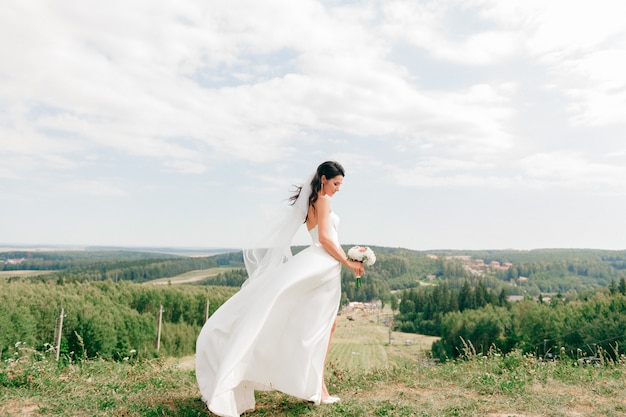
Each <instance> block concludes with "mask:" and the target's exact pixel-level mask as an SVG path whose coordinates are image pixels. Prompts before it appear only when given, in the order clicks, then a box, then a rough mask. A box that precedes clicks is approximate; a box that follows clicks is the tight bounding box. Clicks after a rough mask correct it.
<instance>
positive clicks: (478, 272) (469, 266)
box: [426, 253, 550, 302]
mask: <svg viewBox="0 0 626 417" xmlns="http://www.w3.org/2000/svg"><path fill="white" fill-rule="evenodd" d="M426 257H427V258H430V259H439V256H437V255H434V254H430V253H429V254H427V255H426ZM445 259H449V260H458V261H461V263H462V264H463V269H464V270H465V271H466V272H467V273H468V274H470V275H471V276H473V277H482V276H484V275H485V273H486V272H494V271H507V270H508V269H510V268H511V267H512V266H513V264H512V263H511V262H503V263H500V262H498V261H491V262H489V263H488V264H486V263H485V261H484V260H483V259H472V257H471V256H469V255H456V256H445ZM435 278H436V276H435V275H427V276H426V279H427V280H429V281H433V280H435ZM521 282H528V277H517V279H516V280H511V281H509V284H510V285H511V286H513V287H516V286H517V284H518V283H521ZM507 298H508V300H509V301H522V300H523V299H524V296H523V295H509V296H508V297H507ZM543 301H544V302H550V297H549V296H548V297H545V296H544V297H543Z"/></svg>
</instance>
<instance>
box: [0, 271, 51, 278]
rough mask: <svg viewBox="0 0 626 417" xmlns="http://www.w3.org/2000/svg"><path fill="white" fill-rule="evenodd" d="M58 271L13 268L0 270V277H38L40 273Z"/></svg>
mask: <svg viewBox="0 0 626 417" xmlns="http://www.w3.org/2000/svg"><path fill="white" fill-rule="evenodd" d="M54 272H58V271H47V270H34V269H33V270H28V269H26V270H15V271H0V279H2V278H14V277H20V278H22V277H38V276H40V275H47V274H52V273H54Z"/></svg>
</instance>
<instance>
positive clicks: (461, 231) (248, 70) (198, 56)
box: [0, 0, 626, 250]
mask: <svg viewBox="0 0 626 417" xmlns="http://www.w3.org/2000/svg"><path fill="white" fill-rule="evenodd" d="M625 15H626V2H624V1H622V0H596V1H593V2H589V1H582V0H581V1H577V0H550V1H545V0H519V1H517V0H465V1H462V0H432V1H430V0H429V1H424V0H379V1H377V0H369V1H360V0H345V1H341V0H321V1H320V0H318V1H315V0H299V1H293V0H265V1H258V0H229V1H214V0H205V1H200V0H177V1H169V2H168V1H163V2H155V1H154V0H124V1H118V0H111V1H106V2H103V1H93V0H84V1H79V2H77V1H69V0H67V1H64V0H56V1H55V0H52V1H45V2H41V1H35V0H7V1H4V2H3V5H2V8H1V9H0V246H2V245H4V246H11V245H35V246H36V245H68V246H77V247H79V246H128V247H137V246H141V247H145V246H148V247H164V246H166V247H181V248H224V247H228V248H231V247H232V248H236V247H239V246H240V245H241V244H242V236H243V234H244V230H245V227H246V226H245V225H246V224H249V223H250V221H251V219H253V218H255V216H256V213H258V212H259V211H261V210H268V209H269V210H270V211H271V210H272V209H273V207H279V206H281V205H284V204H285V199H286V198H287V197H288V196H289V195H290V192H291V190H292V185H293V184H297V183H299V182H301V181H303V180H304V179H305V178H306V177H308V176H309V175H310V173H311V172H312V171H313V170H314V169H315V168H316V167H317V165H318V164H320V163H321V162H323V161H325V160H336V161H338V162H340V163H341V164H342V165H343V166H344V168H345V170H346V176H345V179H344V182H343V186H342V188H341V191H340V192H339V193H338V194H336V195H335V196H334V197H333V199H332V207H333V210H334V211H335V212H336V213H337V214H338V215H339V217H340V218H341V224H340V229H339V235H340V239H341V241H342V243H344V244H360V245H374V246H389V247H403V248H408V249H415V250H437V249H460V250H464V249H465V250H476V249H520V250H527V249H537V248H597V249H614V250H623V249H626V221H625V218H624V213H626V76H624V74H626V25H624V23H623V16H625ZM306 238H307V236H306V233H305V232H304V234H303V233H299V235H298V237H297V238H296V241H294V243H296V244H301V243H306Z"/></svg>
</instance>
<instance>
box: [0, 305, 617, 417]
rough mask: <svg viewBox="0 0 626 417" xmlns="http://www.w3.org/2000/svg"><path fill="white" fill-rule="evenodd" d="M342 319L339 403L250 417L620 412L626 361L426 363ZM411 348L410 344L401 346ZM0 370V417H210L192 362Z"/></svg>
mask: <svg viewBox="0 0 626 417" xmlns="http://www.w3.org/2000/svg"><path fill="white" fill-rule="evenodd" d="M350 316H351V317H352V319H353V320H349V319H348V314H342V315H340V316H339V318H338V320H339V321H338V328H337V332H336V334H335V338H334V340H333V343H332V345H331V353H330V363H329V364H328V367H327V372H326V378H327V382H328V385H329V389H330V391H331V393H333V394H335V395H338V396H340V397H341V398H342V401H341V402H339V403H337V404H333V405H324V406H314V405H312V404H309V403H307V402H304V401H301V400H298V399H295V398H292V397H290V396H287V395H284V394H281V393H279V392H267V393H258V394H257V408H256V410H255V411H254V412H251V413H249V414H246V416H250V417H255V416H258V417H261V416H262V417H278V416H290V417H296V416H302V417H305V416H307V417H331V416H337V417H339V416H368V417H369V416H395V417H409V416H421V417H448V416H449V417H452V416H460V417H462V416H472V417H473V416H481V417H504V416H517V417H522V416H525V417H531V416H532V417H539V416H546V417H548V416H555V417H556V416H563V417H578V416H585V417H617V416H623V415H625V413H626V400H625V399H626V386H625V385H624V383H623V382H624V380H625V378H626V359H624V356H623V355H622V356H621V358H622V359H621V360H620V361H618V362H613V363H599V364H589V365H585V364H584V363H578V362H572V361H569V360H564V361H553V362H543V361H539V360H537V359H534V358H532V357H525V356H522V355H520V354H517V353H513V354H511V355H508V356H506V357H503V356H500V355H498V354H497V353H495V352H494V353H492V354H489V355H487V356H485V357H479V356H475V355H472V354H471V352H468V355H466V356H465V357H464V358H463V359H460V360H457V361H454V362H449V363H445V364H436V363H433V362H432V361H431V360H429V358H428V355H427V352H426V350H427V349H426V346H428V345H429V343H430V340H428V339H422V338H420V337H419V336H417V335H409V334H402V333H396V332H393V333H392V334H391V342H392V343H391V344H389V333H388V328H387V327H385V325H384V324H381V323H380V322H379V320H378V316H377V315H374V314H371V313H370V314H369V315H366V314H364V313H360V312H352V313H350ZM408 340H410V342H408ZM15 353H17V355H14V359H12V360H10V361H5V362H3V363H2V364H0V387H1V389H0V416H33V417H34V416H75V417H81V416H90V417H92V416H126V417H140V416H141V417H151V416H154V417H156V416H211V415H212V414H211V413H209V412H208V411H207V410H206V408H205V406H204V404H203V403H202V402H201V401H200V398H199V392H198V389H197V386H196V381H195V376H194V372H193V358H192V357H191V358H183V359H168V358H157V359H153V360H143V361H135V360H134V359H133V358H129V360H126V361H120V362H109V361H101V360H92V361H79V362H76V363H71V364H69V365H66V366H63V367H61V368H59V367H57V366H56V364H55V363H53V362H50V359H49V358H46V357H40V358H39V360H37V356H38V355H36V354H34V353H33V352H32V351H30V350H29V349H28V347H23V346H18V348H16V349H15Z"/></svg>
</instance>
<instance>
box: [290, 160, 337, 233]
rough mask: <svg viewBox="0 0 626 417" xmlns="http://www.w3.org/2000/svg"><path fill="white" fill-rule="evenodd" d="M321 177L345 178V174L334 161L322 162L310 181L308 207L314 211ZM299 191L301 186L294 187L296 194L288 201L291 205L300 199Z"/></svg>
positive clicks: (320, 188) (320, 185)
mask: <svg viewBox="0 0 626 417" xmlns="http://www.w3.org/2000/svg"><path fill="white" fill-rule="evenodd" d="M322 175H323V176H325V177H326V179H327V180H329V179H331V178H335V177H336V176H337V175H341V176H342V177H345V176H346V173H345V171H344V169H343V167H342V166H341V164H340V163H339V162H335V161H326V162H322V163H321V164H320V165H319V166H318V167H317V170H316V171H315V175H313V179H312V180H311V195H310V196H309V205H310V206H313V209H314V210H315V206H314V204H315V202H316V201H317V199H318V197H319V192H320V191H321V190H322ZM300 191H302V186H299V187H296V192H295V193H294V194H293V195H292V196H291V197H289V201H291V204H292V205H293V204H295V202H296V200H297V199H298V197H300ZM307 217H308V216H307ZM305 221H306V219H305Z"/></svg>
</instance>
